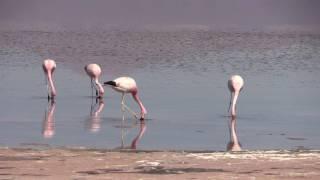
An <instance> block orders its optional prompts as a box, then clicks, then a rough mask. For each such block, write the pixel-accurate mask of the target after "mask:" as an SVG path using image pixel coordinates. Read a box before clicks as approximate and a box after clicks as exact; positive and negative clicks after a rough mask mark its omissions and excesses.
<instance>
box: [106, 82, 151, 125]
mask: <svg viewBox="0 0 320 180" xmlns="http://www.w3.org/2000/svg"><path fill="white" fill-rule="evenodd" d="M104 85H110V86H111V87H112V88H113V89H114V90H115V91H117V92H120V93H122V100H121V105H122V111H124V110H125V109H127V110H128V111H129V112H130V113H131V114H133V115H134V116H135V118H138V116H137V114H136V113H135V112H133V111H132V110H131V109H130V108H129V107H128V106H127V105H126V104H125V102H124V97H125V94H126V93H131V94H132V97H133V99H134V100H135V101H136V102H137V103H138V105H139V107H140V109H141V118H140V120H144V118H145V115H146V114H147V110H146V108H145V107H144V106H143V104H142V102H141V100H140V98H139V96H138V87H137V84H136V81H135V80H134V79H132V78H131V77H119V78H117V79H114V80H113V81H108V82H105V83H104Z"/></svg>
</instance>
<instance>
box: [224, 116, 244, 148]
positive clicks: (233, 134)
mask: <svg viewBox="0 0 320 180" xmlns="http://www.w3.org/2000/svg"><path fill="white" fill-rule="evenodd" d="M228 126H229V133H230V140H229V142H228V144H227V151H242V149H241V144H240V142H239V139H238V136H237V130H236V117H235V116H231V120H230V122H229V123H228Z"/></svg>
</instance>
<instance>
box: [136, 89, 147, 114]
mask: <svg viewBox="0 0 320 180" xmlns="http://www.w3.org/2000/svg"><path fill="white" fill-rule="evenodd" d="M132 96H133V99H134V100H135V101H136V102H137V103H138V105H139V107H140V109H141V118H143V119H144V115H145V114H147V110H146V108H145V107H144V105H143V104H142V102H141V100H140V98H139V96H138V92H137V91H134V92H133V93H132Z"/></svg>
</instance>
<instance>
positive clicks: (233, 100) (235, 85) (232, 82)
mask: <svg viewBox="0 0 320 180" xmlns="http://www.w3.org/2000/svg"><path fill="white" fill-rule="evenodd" d="M243 85H244V81H243V78H242V77H241V76H239V75H233V76H231V77H230V79H229V80H228V87H229V90H230V93H231V95H230V104H229V111H230V108H231V116H236V104H237V100H238V96H239V93H240V91H241V90H242V88H243Z"/></svg>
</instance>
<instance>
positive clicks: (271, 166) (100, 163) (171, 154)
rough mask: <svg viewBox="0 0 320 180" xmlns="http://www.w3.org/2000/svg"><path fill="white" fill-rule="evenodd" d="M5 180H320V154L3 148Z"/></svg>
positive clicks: (0, 168) (1, 166)
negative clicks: (164, 179) (167, 179)
mask: <svg viewBox="0 0 320 180" xmlns="http://www.w3.org/2000/svg"><path fill="white" fill-rule="evenodd" d="M0 162H1V163H0V179H162V178H170V179H171V178H174V179H280V178H281V179H319V178H320V150H301V151H298V150H296V151H288V150H267V151H241V152H232V153H230V152H210V151H142V150H141V151H132V150H103V149H80V148H49V149H28V148H1V149H0Z"/></svg>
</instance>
